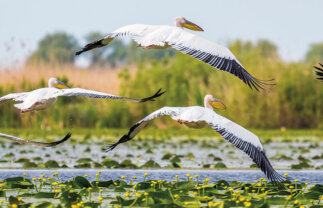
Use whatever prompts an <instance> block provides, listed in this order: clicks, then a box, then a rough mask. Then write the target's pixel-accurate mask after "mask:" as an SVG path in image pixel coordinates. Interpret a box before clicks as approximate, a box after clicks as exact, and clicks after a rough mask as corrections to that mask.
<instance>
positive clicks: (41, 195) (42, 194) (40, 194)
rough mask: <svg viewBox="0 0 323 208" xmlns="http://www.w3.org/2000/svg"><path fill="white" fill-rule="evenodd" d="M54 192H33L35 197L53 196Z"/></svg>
mask: <svg viewBox="0 0 323 208" xmlns="http://www.w3.org/2000/svg"><path fill="white" fill-rule="evenodd" d="M55 195H56V193H54V192H38V193H36V194H35V198H50V199H52V198H54V196H55Z"/></svg>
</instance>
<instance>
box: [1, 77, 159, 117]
mask: <svg viewBox="0 0 323 208" xmlns="http://www.w3.org/2000/svg"><path fill="white" fill-rule="evenodd" d="M160 91H161V89H160V90H158V91H157V93H156V94H154V95H153V96H151V97H147V98H143V99H134V98H128V97H120V96H117V95H111V94H107V93H103V92H98V91H93V90H87V89H82V88H70V87H69V86H68V85H66V84H65V83H64V82H61V81H59V80H58V79H56V78H50V79H49V81H48V87H47V88H40V89H37V90H34V91H31V92H20V93H11V94H8V95H5V96H3V97H0V103H3V102H6V101H9V100H14V101H16V102H17V103H16V104H14V106H15V107H16V108H18V109H19V110H20V112H22V113H24V112H28V111H33V110H44V109H46V108H49V107H51V106H52V105H53V104H54V103H55V102H56V100H57V97H59V96H81V97H89V98H108V99H119V100H130V101H134V102H146V101H149V100H151V101H153V100H154V98H156V97H159V96H161V95H162V94H164V93H165V92H160Z"/></svg>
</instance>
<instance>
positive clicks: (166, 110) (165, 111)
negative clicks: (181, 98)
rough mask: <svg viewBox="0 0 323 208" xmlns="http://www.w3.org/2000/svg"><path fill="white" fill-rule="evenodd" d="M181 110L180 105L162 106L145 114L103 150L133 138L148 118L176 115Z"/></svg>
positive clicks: (108, 149) (111, 148)
mask: <svg viewBox="0 0 323 208" xmlns="http://www.w3.org/2000/svg"><path fill="white" fill-rule="evenodd" d="M182 110H183V108H181V107H163V108H161V109H159V110H157V111H155V112H153V113H151V114H149V115H148V116H146V117H145V118H143V119H142V120H140V121H139V122H137V123H136V124H135V125H133V126H132V127H131V128H130V130H129V131H128V133H127V134H125V135H123V137H121V138H120V139H119V141H118V142H116V143H114V144H111V145H108V146H107V147H105V151H107V152H109V151H111V150H113V149H114V148H115V147H116V146H118V145H119V144H121V143H124V142H127V141H129V140H131V139H132V138H134V137H135V136H136V135H137V134H138V133H139V132H140V131H141V130H142V129H143V128H145V127H146V126H147V125H148V123H149V121H150V120H153V119H154V118H157V117H160V116H165V115H171V116H176V115H178V114H180V113H181V112H182Z"/></svg>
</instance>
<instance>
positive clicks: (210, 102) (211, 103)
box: [204, 95, 227, 110]
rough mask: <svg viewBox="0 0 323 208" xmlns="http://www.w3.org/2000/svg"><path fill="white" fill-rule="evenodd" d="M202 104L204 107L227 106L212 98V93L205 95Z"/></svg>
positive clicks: (223, 107) (220, 107) (221, 107)
mask: <svg viewBox="0 0 323 208" xmlns="http://www.w3.org/2000/svg"><path fill="white" fill-rule="evenodd" d="M204 106H205V107H206V108H210V109H213V108H216V109H223V110H224V109H226V108H227V107H226V106H225V105H224V103H222V102H221V101H220V100H218V99H216V98H214V97H213V96H212V95H205V97H204Z"/></svg>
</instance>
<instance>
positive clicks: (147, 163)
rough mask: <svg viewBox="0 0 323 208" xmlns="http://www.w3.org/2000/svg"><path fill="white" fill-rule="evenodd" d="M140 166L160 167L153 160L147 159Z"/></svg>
mask: <svg viewBox="0 0 323 208" xmlns="http://www.w3.org/2000/svg"><path fill="white" fill-rule="evenodd" d="M141 168H160V165H159V164H158V163H157V162H155V161H153V160H148V161H147V162H146V163H145V164H143V165H142V166H141Z"/></svg>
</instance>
